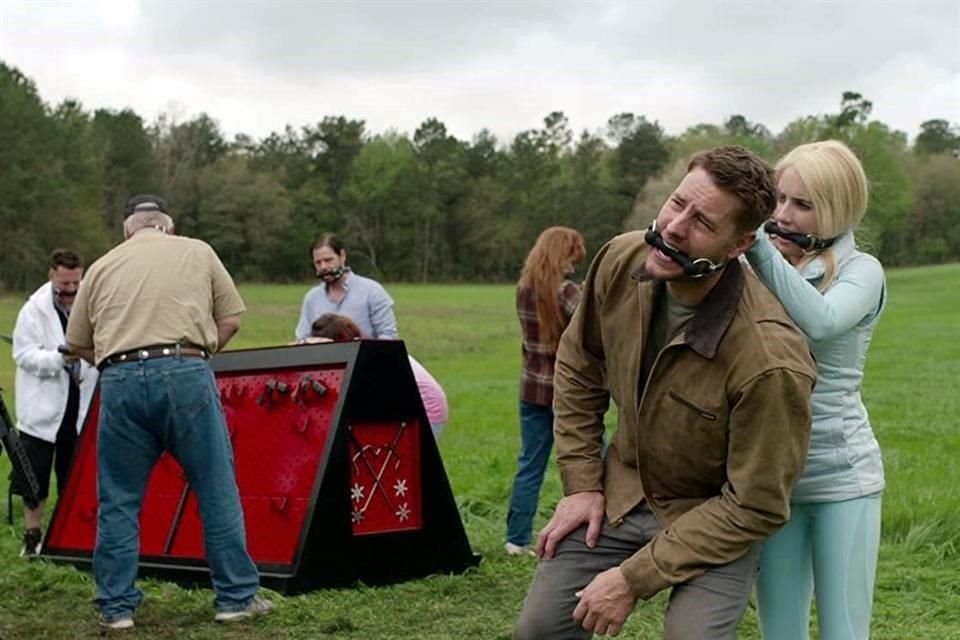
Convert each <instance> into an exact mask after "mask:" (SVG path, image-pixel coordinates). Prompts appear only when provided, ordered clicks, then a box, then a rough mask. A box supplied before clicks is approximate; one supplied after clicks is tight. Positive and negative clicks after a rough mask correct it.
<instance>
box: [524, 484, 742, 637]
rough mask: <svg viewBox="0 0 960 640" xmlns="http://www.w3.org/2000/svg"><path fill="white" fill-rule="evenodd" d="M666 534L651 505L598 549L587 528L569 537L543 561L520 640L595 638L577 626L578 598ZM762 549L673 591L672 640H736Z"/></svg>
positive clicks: (667, 633) (605, 534) (608, 533)
mask: <svg viewBox="0 0 960 640" xmlns="http://www.w3.org/2000/svg"><path fill="white" fill-rule="evenodd" d="M659 530H660V526H659V524H658V523H657V520H656V518H655V517H654V515H653V513H651V512H650V510H649V508H648V507H647V506H646V503H644V504H642V505H641V506H639V507H637V508H636V509H634V510H633V511H632V512H631V513H630V514H629V515H628V516H627V517H626V518H624V520H623V523H622V524H621V525H619V526H616V527H614V526H612V525H611V524H610V523H609V522H604V525H603V530H602V531H601V534H600V539H599V540H598V542H597V545H596V547H594V548H593V549H590V548H588V547H587V545H586V542H585V540H584V537H585V535H586V531H587V528H586V526H583V527H580V528H579V529H577V530H576V531H574V532H573V533H571V534H570V535H569V536H567V537H566V538H565V539H564V540H563V541H562V542H561V543H560V544H559V545H558V547H557V554H556V556H555V557H554V558H553V559H551V560H541V561H540V563H539V565H538V566H537V572H536V574H535V575H534V577H533V583H532V584H531V585H530V590H529V592H528V593H527V598H526V600H525V601H524V603H523V610H522V611H521V612H520V619H519V620H518V621H517V626H516V628H515V629H514V635H513V637H514V639H515V640H540V639H544V638H550V639H551V640H575V639H576V640H579V639H585V638H590V637H592V636H593V634H592V633H590V632H587V631H584V629H583V628H582V627H580V626H579V625H577V624H576V623H574V621H573V610H574V609H575V608H576V606H577V602H578V600H577V598H576V596H575V595H574V594H575V593H576V592H577V591H579V590H580V589H583V588H584V587H586V586H587V584H589V583H590V581H591V580H593V578H594V577H595V576H596V575H597V574H598V573H601V572H602V571H605V570H607V569H609V568H611V567H615V566H618V565H619V564H620V563H621V562H623V561H624V560H626V559H627V558H629V557H630V556H632V555H633V554H634V553H636V552H637V551H638V550H640V549H641V548H642V547H643V546H645V545H646V544H647V543H648V542H649V541H650V540H651V539H652V538H653V537H654V536H655V535H656V534H657V532H658V531H659ZM759 557H760V550H759V545H755V546H754V547H753V548H751V549H750V551H748V552H747V554H746V555H744V556H743V557H742V558H740V559H738V560H735V561H734V562H731V563H730V564H727V565H724V566H720V567H714V568H711V569H709V570H708V571H707V572H706V573H704V574H702V575H700V576H698V577H696V578H694V579H693V580H690V581H688V582H685V583H683V584H679V585H676V586H674V587H673V590H672V591H671V593H670V603H669V605H668V607H667V616H666V622H665V628H664V638H665V639H666V640H735V639H736V637H737V625H738V624H739V622H740V618H741V617H743V613H744V611H745V610H746V608H747V601H748V600H749V597H750V591H751V590H752V589H753V582H754V579H755V578H756V574H757V567H758V563H759Z"/></svg>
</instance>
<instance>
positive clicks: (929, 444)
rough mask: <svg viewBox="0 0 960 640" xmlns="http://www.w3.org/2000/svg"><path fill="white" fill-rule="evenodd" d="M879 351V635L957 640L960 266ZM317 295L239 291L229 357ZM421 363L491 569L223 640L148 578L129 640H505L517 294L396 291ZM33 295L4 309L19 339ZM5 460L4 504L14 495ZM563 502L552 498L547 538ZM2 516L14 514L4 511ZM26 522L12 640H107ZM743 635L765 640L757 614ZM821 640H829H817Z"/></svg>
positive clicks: (6, 566) (1, 543) (73, 574)
mask: <svg viewBox="0 0 960 640" xmlns="http://www.w3.org/2000/svg"><path fill="white" fill-rule="evenodd" d="M888 278H889V289H890V303H889V306H888V309H887V312H886V315H885V317H884V319H883V320H882V321H881V323H880V327H879V328H878V330H877V334H876V336H875V338H874V344H873V347H872V349H871V354H870V358H869V365H868V369H867V375H866V386H865V392H864V395H865V402H866V404H867V406H868V408H869V409H870V413H871V418H872V421H873V424H874V426H875V429H876V431H877V435H878V438H879V440H880V443H881V446H882V447H883V451H884V461H885V464H886V469H887V480H888V484H887V490H886V493H885V496H884V514H883V544H882V547H881V555H880V567H879V572H878V577H877V589H876V604H875V612H874V625H873V629H874V631H873V638H875V639H879V640H884V639H886V640H894V639H896V640H900V639H903V638H937V639H944V638H946V639H950V638H955V639H960V418H958V416H960V302H958V300H960V295H958V293H957V291H958V290H960V265H947V266H941V267H931V268H923V269H907V270H900V271H893V272H891V273H890V274H889V275H888ZM303 292H304V287H277V286H256V285H249V286H245V287H243V288H242V293H243V295H244V297H245V299H246V301H247V303H248V306H249V312H248V314H247V316H246V321H245V322H246V324H245V325H244V327H243V329H242V330H241V333H240V335H239V336H238V338H237V340H236V341H235V343H234V344H233V345H231V346H234V347H251V346H258V345H269V344H277V343H281V342H285V341H287V340H289V339H290V337H291V334H292V331H293V326H294V324H295V322H296V317H297V313H298V310H299V303H300V299H301V296H302V294H303ZM390 292H391V293H392V294H393V296H394V297H395V299H396V300H397V315H398V318H399V322H400V330H401V333H402V335H403V336H404V338H405V339H406V341H407V345H408V348H409V349H410V351H411V353H413V354H414V355H416V356H417V358H418V359H420V360H421V361H422V362H423V363H424V364H425V365H426V366H427V368H428V369H430V371H431V372H432V373H433V374H434V375H435V376H436V377H437V378H438V379H439V380H440V381H441V383H442V384H443V385H444V387H445V388H446V390H447V393H448V396H449V399H450V404H451V420H450V424H449V425H448V427H447V429H446V431H445V432H444V435H443V438H442V440H441V443H440V449H441V452H442V454H443V459H444V463H445V465H446V468H447V472H448V474H449V477H450V482H451V484H452V486H453V491H454V494H455V495H456V497H457V501H458V504H459V506H460V511H461V514H462V517H463V520H464V523H465V525H466V528H467V532H468V534H469V536H470V540H471V543H472V544H473V547H474V549H475V550H476V551H478V552H480V553H481V554H483V556H484V560H483V562H482V563H481V565H480V567H479V568H478V569H476V570H473V571H471V572H469V573H467V574H466V575H462V576H435V577H431V578H427V579H424V580H418V581H413V582H408V583H405V584H400V585H396V586H393V587H386V588H366V587H360V588H357V589H342V590H329V591H318V592H314V593H310V594H307V595H302V596H296V597H283V596H279V595H276V594H271V597H273V598H274V599H275V601H276V603H277V611H276V615H273V616H271V617H269V618H266V619H264V620H260V621H257V622H255V623H251V624H241V625H239V626H236V627H231V628H219V627H215V626H214V624H213V623H212V622H211V619H212V609H211V606H210V605H211V601H212V593H211V592H210V591H209V590H185V589H181V588H179V587H176V586H173V585H171V584H167V583H161V582H155V581H146V582H144V583H143V584H144V588H145V591H146V594H147V599H146V601H145V603H144V605H143V606H142V607H141V610H140V611H139V612H138V614H137V627H136V629H135V630H134V632H132V633H131V634H129V635H130V636H131V637H155V638H173V637H177V638H259V637H267V636H270V637H273V638H317V637H331V638H357V639H360V638H364V639H368V638H424V639H426V638H431V639H433V638H463V637H471V638H490V639H498V638H509V637H510V630H511V627H512V624H513V621H514V620H515V618H516V615H517V613H518V611H519V608H520V604H521V602H522V599H523V596H524V593H525V591H526V588H527V585H528V582H529V579H530V576H531V574H532V571H533V568H534V563H533V561H531V560H526V559H509V560H508V559H507V558H506V557H504V555H503V553H502V551H501V545H502V543H503V536H504V518H505V511H506V504H507V499H508V494H509V490H510V481H511V477H512V472H513V468H514V464H515V456H516V449H517V446H518V439H519V437H518V429H517V417H516V399H517V374H518V370H519V347H518V328H517V323H516V320H515V318H514V315H513V291H512V288H511V287H509V286H411V285H394V286H391V287H390ZM21 302H22V297H19V296H18V297H7V298H0V333H9V332H10V331H11V330H12V327H13V321H14V318H15V315H16V312H17V309H18V308H19V306H20V304H21ZM9 355H10V350H9V346H8V345H6V344H0V386H3V387H5V388H7V389H8V391H7V393H6V394H5V397H6V399H7V402H8V404H12V400H13V398H12V393H11V388H12V381H13V380H12V378H13V364H12V361H11V360H10V357H9ZM6 464H7V461H6V459H5V458H4V459H3V461H2V462H0V473H2V478H0V495H6V471H5V469H6ZM559 496H560V485H559V481H558V478H557V474H556V470H555V469H553V468H551V470H550V472H549V474H548V476H547V480H546V483H545V486H544V491H543V498H542V500H541V513H540V520H539V522H538V526H539V525H541V524H543V522H545V520H546V518H547V516H548V515H549V513H550V512H551V510H552V508H553V506H554V505H555V504H556V502H557V500H558V499H559ZM0 511H2V510H0ZM21 527H22V518H21V515H20V514H19V513H18V514H17V522H16V524H15V526H14V527H7V526H6V525H3V526H2V527H0V638H76V637H99V635H100V634H99V631H98V630H97V628H96V624H95V622H94V620H95V611H94V607H93V605H92V604H91V598H92V596H93V582H92V579H91V577H90V576H89V575H88V574H85V573H82V572H79V571H76V570H74V569H72V568H68V567H62V566H56V565H49V564H45V563H30V562H24V561H21V560H19V559H18V558H17V557H16V555H17V552H18V550H19V537H20V531H21ZM664 606H665V597H664V595H661V596H659V597H658V598H655V599H654V600H653V601H652V602H650V603H645V604H642V605H640V606H639V607H638V609H637V611H636V612H635V613H634V615H633V616H632V617H631V619H630V621H629V622H628V625H627V627H626V630H625V632H624V634H623V636H625V637H629V638H659V637H661V624H662V619H663V610H664ZM740 635H741V637H742V638H758V637H759V633H758V631H757V623H756V616H755V614H754V612H753V610H752V609H751V610H750V611H748V613H747V615H746V617H745V618H744V621H743V623H742V624H741V629H740ZM813 637H817V634H816V631H814V632H813Z"/></svg>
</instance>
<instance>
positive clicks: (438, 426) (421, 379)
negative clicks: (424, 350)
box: [306, 313, 450, 440]
mask: <svg viewBox="0 0 960 640" xmlns="http://www.w3.org/2000/svg"><path fill="white" fill-rule="evenodd" d="M363 337H364V336H363V334H362V333H361V331H360V328H359V327H358V326H357V323H355V322H354V321H353V320H351V319H350V318H348V317H347V316H343V315H338V314H336V313H325V314H323V315H322V316H320V317H319V318H317V319H316V320H314V321H313V326H312V327H311V329H310V338H307V339H306V341H307V342H313V341H317V340H331V341H333V342H342V341H346V340H359V339H360V338H363ZM407 357H408V358H409V359H410V368H411V369H412V370H413V377H414V379H415V380H416V382H417V389H418V390H419V391H420V398H421V400H423V408H424V409H426V411H427V420H429V421H430V429H431V431H433V437H434V438H436V439H438V440H439V438H440V432H442V431H443V428H444V427H445V426H446V424H447V421H448V420H449V419H450V407H449V405H448V404H447V394H445V393H444V392H443V387H441V386H440V383H439V382H437V380H436V378H434V377H433V376H432V375H430V372H429V371H427V369H426V367H424V366H423V365H422V364H420V363H419V362H418V361H417V360H416V359H415V358H414V357H413V356H411V355H410V354H407Z"/></svg>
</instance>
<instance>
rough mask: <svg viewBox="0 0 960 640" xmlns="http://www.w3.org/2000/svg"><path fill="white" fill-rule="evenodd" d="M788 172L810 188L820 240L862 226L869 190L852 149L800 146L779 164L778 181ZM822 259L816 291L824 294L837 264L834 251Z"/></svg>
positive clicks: (827, 143) (829, 143)
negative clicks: (820, 273) (822, 265)
mask: <svg viewBox="0 0 960 640" xmlns="http://www.w3.org/2000/svg"><path fill="white" fill-rule="evenodd" d="M789 168H793V170H794V171H796V172H797V175H799V176H800V179H801V180H803V184H804V185H805V186H806V188H807V193H808V194H809V195H810V200H811V201H812V202H813V208H814V213H815V215H816V219H817V234H818V235H819V236H820V237H821V238H836V237H837V236H840V235H842V234H844V233H846V232H848V231H853V230H855V229H856V228H857V226H859V224H860V221H861V220H863V216H864V214H866V212H867V201H868V199H869V189H868V187H867V176H866V174H865V173H864V172H863V165H861V164H860V160H859V159H857V156H856V155H854V153H853V151H851V150H850V147H848V146H847V145H845V144H843V143H842V142H840V141H838V140H824V141H821V142H811V143H809V144H803V145H800V146H799V147H797V148H795V149H794V150H793V151H791V152H790V153H788V154H787V155H785V156H784V157H783V158H781V159H780V161H779V162H778V163H777V166H776V169H775V171H776V174H777V180H778V181H779V179H780V176H781V175H782V174H783V172H784V171H785V170H786V169H789ZM819 255H820V257H821V258H823V262H824V267H825V270H824V273H823V278H822V279H821V280H820V284H819V285H817V289H819V290H820V291H824V290H826V289H827V287H829V286H830V284H831V283H832V282H833V279H834V277H835V276H836V271H837V260H836V256H834V254H833V250H832V249H831V248H827V249H824V250H823V251H820V252H819Z"/></svg>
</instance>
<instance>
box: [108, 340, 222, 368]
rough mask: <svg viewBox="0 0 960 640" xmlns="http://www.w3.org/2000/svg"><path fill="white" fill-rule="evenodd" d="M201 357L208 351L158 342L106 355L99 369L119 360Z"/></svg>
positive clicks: (204, 357) (207, 353)
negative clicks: (158, 343)
mask: <svg viewBox="0 0 960 640" xmlns="http://www.w3.org/2000/svg"><path fill="white" fill-rule="evenodd" d="M172 357H181V358H203V359H204V360H206V359H207V358H209V357H210V353H209V352H208V351H207V350H206V349H204V348H202V347H198V346H184V345H178V344H160V345H152V346H149V347H143V348H141V349H131V350H130V351H121V352H120V353H114V354H113V355H110V356H107V357H106V358H104V359H103V361H102V362H101V363H100V369H104V368H105V367H109V366H111V365H114V364H120V363H121V362H143V361H144V360H153V359H154V358H172Z"/></svg>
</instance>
